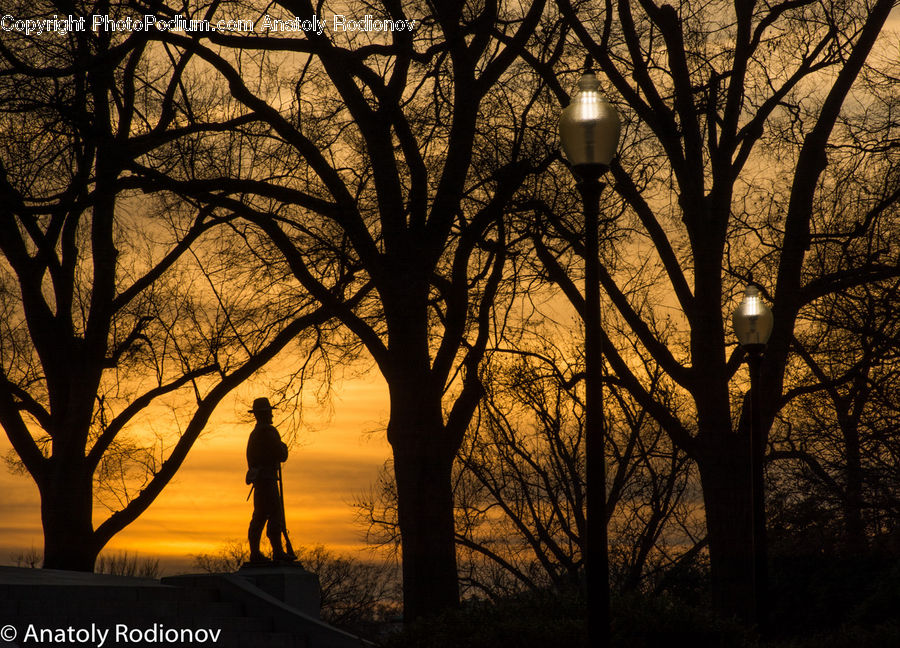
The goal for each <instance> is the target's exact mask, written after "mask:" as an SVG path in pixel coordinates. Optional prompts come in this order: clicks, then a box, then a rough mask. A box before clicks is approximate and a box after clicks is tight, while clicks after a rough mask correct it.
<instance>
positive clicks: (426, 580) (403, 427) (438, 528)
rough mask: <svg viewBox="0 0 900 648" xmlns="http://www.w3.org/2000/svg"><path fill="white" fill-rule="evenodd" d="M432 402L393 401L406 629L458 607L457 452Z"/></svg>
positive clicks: (410, 394) (413, 395)
mask: <svg viewBox="0 0 900 648" xmlns="http://www.w3.org/2000/svg"><path fill="white" fill-rule="evenodd" d="M392 391H393V390H392ZM431 400H433V399H429V398H428V397H427V396H425V395H424V394H423V393H422V392H420V391H414V390H410V391H407V392H406V393H405V394H402V395H392V398H391V420H390V423H389V424H388V439H389V440H390V442H391V446H392V447H393V451H394V477H395V479H396V483H397V508H398V518H399V524H400V538H401V543H402V551H403V617H404V621H405V622H406V623H409V622H410V621H413V620H415V619H417V618H420V617H423V616H428V615H432V614H436V613H438V612H441V611H443V610H446V609H447V608H452V607H456V606H458V605H459V585H458V581H457V571H456V541H455V536H454V521H453V493H452V486H451V470H452V467H453V460H454V458H455V456H456V451H457V449H458V448H457V447H455V444H454V443H453V442H452V440H449V439H447V438H446V436H447V435H446V431H445V430H444V425H443V422H442V417H441V407H440V398H438V399H437V402H430V401H431Z"/></svg>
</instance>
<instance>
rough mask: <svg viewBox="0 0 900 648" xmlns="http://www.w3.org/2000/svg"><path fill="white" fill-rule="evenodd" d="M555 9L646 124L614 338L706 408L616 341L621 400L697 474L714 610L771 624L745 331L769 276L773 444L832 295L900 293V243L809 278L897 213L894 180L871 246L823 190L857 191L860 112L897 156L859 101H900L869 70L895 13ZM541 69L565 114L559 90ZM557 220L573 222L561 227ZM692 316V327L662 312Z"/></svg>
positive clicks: (630, 134) (870, 225)
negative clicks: (762, 615) (738, 332)
mask: <svg viewBox="0 0 900 648" xmlns="http://www.w3.org/2000/svg"><path fill="white" fill-rule="evenodd" d="M556 4H557V6H558V7H559V9H560V12H561V13H562V15H563V18H564V20H565V22H566V23H567V24H568V26H569V27H570V28H571V29H572V32H573V34H575V36H576V37H577V41H578V43H579V45H580V46H581V47H583V48H584V49H585V50H586V51H587V52H588V53H589V54H590V55H591V56H593V58H594V60H595V61H596V63H597V65H598V66H599V68H600V70H601V71H602V73H603V75H604V76H605V79H606V83H608V85H609V89H610V91H611V92H612V93H614V94H613V100H614V101H618V102H620V105H621V106H622V113H623V115H624V116H625V119H626V121H627V123H626V143H625V145H624V146H623V148H622V151H621V154H620V161H619V162H618V163H614V164H613V167H612V173H611V180H612V182H614V183H615V184H614V188H615V192H616V194H617V195H618V196H619V197H620V198H621V200H622V201H624V204H625V205H626V206H627V211H626V212H625V213H624V214H623V215H622V217H620V218H619V219H618V229H617V230H614V231H617V232H618V235H619V236H620V237H621V238H622V243H621V244H619V245H617V247H616V248H615V251H619V252H621V251H622V250H624V249H628V248H627V247H626V246H625V245H624V244H625V243H630V244H631V245H633V246H634V249H636V250H638V251H639V259H637V260H634V259H628V258H627V256H625V255H621V254H612V253H610V251H608V252H607V253H606V256H605V264H604V268H602V269H601V277H600V282H601V285H602V288H603V290H604V291H605V292H606V295H607V299H608V301H609V303H611V304H612V308H613V309H614V312H615V315H614V316H611V318H610V320H609V321H608V322H607V326H612V324H610V322H615V323H617V324H615V326H618V325H621V326H622V327H624V328H625V329H626V330H627V332H628V335H629V338H630V339H633V340H635V341H637V343H638V346H639V348H640V352H641V354H642V355H643V356H644V357H646V358H648V359H649V360H652V362H653V363H655V364H656V365H657V366H658V367H660V368H661V369H662V370H663V371H664V372H665V374H666V376H667V380H668V381H669V383H670V384H671V385H672V386H673V387H675V388H677V389H678V390H680V391H682V392H683V393H686V394H687V395H689V397H690V399H691V401H692V402H693V408H692V410H691V411H690V412H688V411H685V412H683V413H679V412H677V411H673V410H672V409H671V408H670V407H669V406H668V405H667V404H666V403H663V402H660V401H659V400H658V399H656V398H654V397H653V395H652V394H651V392H650V390H649V388H648V382H647V376H646V375H642V374H641V373H639V372H635V371H634V369H633V365H632V362H631V360H630V356H629V354H630V352H631V348H630V347H628V346H627V345H625V344H624V341H623V340H622V339H621V338H618V337H616V336H615V335H613V334H612V333H611V332H608V334H607V335H606V338H605V339H604V341H603V348H604V354H605V356H606V360H607V362H608V363H609V365H610V367H611V368H612V370H613V372H614V373H615V374H616V375H617V376H618V378H619V380H620V381H621V382H622V385H623V386H624V387H625V388H627V389H628V390H629V391H630V392H631V394H632V395H633V396H634V398H636V399H637V402H639V403H640V404H641V406H642V407H643V408H644V409H645V410H646V411H647V412H649V413H650V414H651V415H652V416H653V417H654V418H655V419H656V420H657V422H658V423H659V424H660V425H661V426H662V427H663V429H664V430H665V431H666V433H667V434H668V435H669V436H670V438H671V440H672V441H673V442H674V443H675V444H676V445H677V446H678V447H679V448H680V449H681V450H683V451H684V452H686V453H688V455H689V456H690V457H691V458H692V459H693V460H695V461H696V462H697V466H698V468H699V473H700V477H701V481H702V486H703V496H704V501H705V511H706V522H707V531H708V539H709V555H710V562H711V575H712V584H713V591H714V598H715V600H716V601H717V603H718V605H719V608H720V611H722V612H724V613H726V614H737V615H739V616H741V617H743V618H745V619H749V620H752V619H754V616H755V615H754V612H753V609H754V604H753V600H752V592H753V589H752V582H753V575H752V567H751V566H752V564H753V561H752V560H751V555H752V540H751V538H752V534H751V510H752V508H753V506H754V504H753V503H752V502H751V491H752V489H751V481H752V479H751V478H750V475H749V471H748V468H747V466H748V465H749V452H750V451H751V450H750V448H749V443H748V441H747V439H748V430H749V417H748V416H747V415H746V408H743V407H741V405H740V395H739V393H738V391H737V388H736V387H737V385H736V384H735V383H738V382H739V381H740V377H739V375H738V370H739V368H740V363H741V359H742V355H743V354H742V352H741V351H740V349H732V350H731V351H729V347H730V346H731V343H730V342H729V340H730V334H729V332H728V331H727V327H726V323H725V322H726V314H727V312H728V311H730V310H731V306H730V305H729V304H730V303H731V301H732V299H733V295H734V294H735V293H736V292H737V291H738V290H739V289H740V288H741V287H742V286H741V285H740V284H741V283H743V282H746V281H748V280H749V279H750V276H751V273H752V275H753V278H754V279H756V280H757V281H760V282H762V284H763V286H764V288H765V293H766V296H767V298H769V299H770V300H771V301H772V303H773V305H774V312H775V330H774V333H773V335H772V338H771V340H770V342H769V345H768V349H767V352H766V356H765V359H764V362H763V369H762V376H763V381H762V387H761V389H762V391H763V393H762V398H761V401H762V403H764V405H765V407H764V411H763V413H762V420H763V421H764V427H765V428H766V429H768V428H769V426H770V423H771V421H772V420H773V418H774V417H775V414H776V411H777V409H778V407H779V404H780V396H781V394H782V391H783V388H784V384H785V380H786V371H787V367H788V360H789V357H790V355H791V350H792V345H793V338H794V331H795V328H796V323H797V320H798V316H799V314H800V313H801V312H802V311H803V309H805V308H808V307H809V306H810V305H811V304H813V303H815V302H816V300H819V299H822V298H823V297H824V296H826V295H828V294H831V293H833V292H836V291H840V290H845V289H847V288H849V287H852V286H856V285H861V284H865V283H869V282H873V281H879V280H883V279H885V278H888V277H892V276H896V274H897V272H898V270H897V268H898V265H900V264H898V263H897V261H896V259H897V251H896V246H895V245H888V247H887V248H886V249H885V250H883V253H882V254H880V255H863V254H855V253H854V254H845V255H843V256H842V257H841V255H837V256H836V258H838V257H840V258H842V259H843V263H842V264H841V265H840V267H837V268H835V269H834V270H833V271H829V272H826V273H824V274H820V273H818V272H816V270H815V265H816V264H815V263H812V264H810V257H813V258H814V257H816V256H817V255H820V254H821V253H822V252H823V251H824V250H825V249H840V248H841V247H842V246H844V247H845V249H847V250H856V249H857V245H858V243H859V242H860V241H864V240H865V239H866V238H867V237H866V235H867V234H868V233H871V232H875V231H879V230H880V229H882V228H883V227H884V223H885V222H887V221H888V220H889V219H890V218H891V217H892V214H895V213H896V205H897V199H898V192H897V185H896V184H893V185H891V184H889V183H885V182H880V181H876V182H871V183H870V185H869V186H870V188H871V191H870V192H869V193H868V194H867V195H866V196H865V197H864V199H863V200H862V201H861V202H860V203H859V205H858V206H859V208H860V209H859V210H858V211H857V213H860V214H863V217H862V218H860V220H859V226H858V227H857V228H855V229H853V228H850V229H848V228H847V227H846V223H844V224H843V225H839V224H838V222H837V221H835V220H833V219H831V214H829V213H828V212H824V211H821V210H820V209H819V207H820V204H821V201H820V198H821V196H822V195H823V193H824V192H828V191H831V190H832V189H836V190H839V185H838V184H836V183H835V182H834V180H836V179H839V178H843V179H846V177H847V174H846V173H844V170H843V169H841V168H840V167H839V166H835V165H832V166H829V159H832V161H833V156H834V155H835V154H837V153H838V152H839V151H840V147H841V146H842V145H844V144H846V143H848V142H852V141H853V139H852V138H853V137H854V135H858V134H859V133H854V131H853V129H852V127H850V126H849V125H850V124H851V123H853V121H854V116H855V115H862V116H863V117H865V123H866V125H867V127H869V128H871V130H870V135H871V133H873V132H876V131H877V132H878V133H880V136H881V137H882V138H884V139H886V140H888V141H894V142H896V132H895V128H896V126H895V124H894V125H892V121H891V119H890V118H889V117H887V115H888V114H890V111H882V115H881V118H880V119H879V118H878V117H877V116H876V115H869V114H868V113H865V112H864V111H863V110H857V109H856V106H858V105H860V104H859V103H857V102H860V103H865V102H866V101H868V100H869V99H871V98H872V97H874V98H875V101H876V102H879V101H880V102H882V103H884V102H885V101H887V100H888V98H889V97H890V96H891V95H892V93H893V94H894V95H895V94H896V91H895V90H894V88H895V81H896V76H894V77H891V75H890V74H887V75H886V76H885V75H882V77H881V81H882V82H881V84H880V86H878V88H877V89H875V86H872V85H868V84H866V83H864V81H865V80H866V79H867V78H869V75H870V74H872V68H873V67H874V66H875V65H877V66H879V68H878V69H881V70H885V69H886V68H887V66H888V65H891V64H890V63H887V62H884V61H881V60H877V57H872V58H873V59H875V62H874V63H873V65H872V66H871V67H868V61H869V60H870V56H871V55H872V53H873V51H875V50H876V49H877V47H876V42H877V40H878V36H879V34H880V33H881V31H882V29H883V27H884V24H885V20H886V19H887V16H888V14H889V12H890V11H891V9H892V8H893V6H894V2H892V0H883V1H876V2H871V3H857V4H852V5H851V4H847V3H839V4H834V3H829V2H817V1H815V0H808V1H807V0H801V1H799V2H775V3H758V2H741V1H737V2H711V3H703V4H698V3H692V2H675V3H673V4H665V3H656V2H653V1H652V0H641V1H640V2H638V3H633V2H627V1H624V0H623V1H619V2H613V1H612V0H608V1H607V2H605V3H598V2H590V1H581V2H573V1H571V0H558V2H557V3H556ZM534 67H535V70H536V71H537V72H538V73H541V74H543V75H544V77H545V79H547V82H548V85H549V86H550V87H553V88H555V89H556V92H557V94H558V95H559V96H560V97H561V98H562V99H564V98H565V92H564V91H563V90H562V88H561V86H560V85H559V83H558V82H555V75H554V73H553V72H552V71H551V70H549V69H547V68H546V67H545V66H542V65H538V64H535V66H534ZM891 78H893V79H894V80H893V81H891V80H890V79H891ZM871 139H875V138H871ZM885 150H888V149H884V150H882V151H881V152H876V151H874V150H872V151H868V152H866V151H861V152H860V153H859V156H858V157H857V158H856V160H855V166H854V168H853V172H852V174H851V175H852V176H853V177H854V178H857V179H859V180H858V181H859V182H860V183H862V182H866V181H867V179H868V180H871V179H872V178H871V176H870V175H868V174H867V173H866V169H865V164H863V163H862V160H869V161H872V160H873V159H874V157H875V156H876V155H877V156H878V158H879V159H882V158H887V163H888V165H890V164H893V165H894V166H896V156H895V155H893V161H892V162H891V154H887V155H885V153H884V151H885ZM887 176H888V177H892V176H891V174H887ZM548 182H550V180H548ZM549 195H554V196H555V195H557V194H556V193H553V192H550V194H549ZM605 200H607V202H609V203H610V204H609V205H607V207H608V209H609V211H608V213H609V215H610V216H614V215H616V214H617V213H618V210H619V207H618V205H616V204H615V203H614V202H611V196H609V195H607V197H606V198H605ZM563 206H565V205H563ZM558 207H559V206H558V205H553V204H551V203H550V201H549V200H548V199H545V201H544V203H543V204H542V205H540V206H539V210H540V211H541V213H542V214H543V215H544V220H545V222H551V223H562V224H563V225H564V224H565V216H566V213H571V211H570V212H563V213H560V212H559V211H558ZM553 213H556V214H557V216H556V220H555V221H553V220H552V219H548V218H547V216H546V215H547V214H551V215H552V214H553ZM575 231H578V230H577V229H575ZM825 232H827V235H824V236H820V234H822V233H825ZM548 233H552V235H551V236H548V237H546V238H544V239H543V240H545V241H546V242H545V247H546V253H544V254H542V255H541V257H542V261H544V263H545V266H546V267H547V268H548V272H549V275H550V277H551V278H552V279H553V280H554V281H555V282H557V284H558V285H560V286H561V287H562V288H563V289H564V290H565V292H566V294H567V295H569V297H570V299H571V300H572V302H573V303H575V304H578V303H579V301H580V300H581V297H580V295H579V292H578V290H577V288H576V283H575V282H574V281H573V280H574V279H576V278H578V274H577V271H578V265H577V264H573V263H572V262H571V259H572V256H571V255H572V247H571V244H570V243H569V242H566V243H565V245H562V246H560V245H559V244H557V243H554V241H560V240H561V241H566V237H565V236H561V231H560V228H559V227H555V229H552V230H549V231H548ZM540 240H541V239H539V242H540ZM538 247H539V251H540V246H538ZM574 252H575V253H576V255H577V253H578V250H577V247H576V248H575V250H574ZM811 265H812V267H811ZM572 270H574V271H575V272H572ZM636 286H637V287H639V288H638V289H635V287H636ZM663 287H665V290H663ZM673 308H674V309H676V311H677V312H676V314H675V315H674V316H673V317H667V316H664V315H663V314H664V313H665V312H666V311H668V312H670V313H671V312H672V309H673ZM672 332H680V335H672ZM623 346H625V347H626V348H625V349H623ZM626 349H627V351H628V353H626ZM763 436H765V435H763ZM764 444H765V438H763V439H761V440H760V441H759V444H757V447H756V448H754V449H753V450H752V451H753V452H755V453H758V454H761V453H762V449H763V447H764ZM760 463H761V462H760ZM738 475H747V478H738V477H737V476H738ZM753 479H757V476H754V477H753Z"/></svg>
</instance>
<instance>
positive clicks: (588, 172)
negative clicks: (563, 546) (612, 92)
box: [559, 70, 621, 648]
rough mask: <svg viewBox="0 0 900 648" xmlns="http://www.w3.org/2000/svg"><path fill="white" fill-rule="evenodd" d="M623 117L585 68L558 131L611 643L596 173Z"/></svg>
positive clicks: (591, 573)
mask: <svg viewBox="0 0 900 648" xmlns="http://www.w3.org/2000/svg"><path fill="white" fill-rule="evenodd" d="M620 132H621V123H620V121H619V116H618V114H617V113H616V110H615V108H613V107H612V105H610V103H609V102H608V101H607V100H606V98H605V97H604V96H603V95H602V94H601V93H600V82H599V81H598V80H597V77H596V76H594V73H593V72H592V71H591V70H587V71H586V72H585V73H584V75H583V76H582V77H581V80H580V81H579V82H578V92H577V93H575V96H574V97H572V100H571V102H570V103H569V105H568V106H567V107H566V108H565V109H563V111H562V115H561V116H560V119H559V135H560V140H561V141H562V148H563V152H564V153H565V155H566V158H567V159H568V160H569V163H570V164H571V165H572V168H573V170H574V172H575V174H576V175H577V176H578V178H579V179H580V182H579V183H578V189H579V191H580V192H581V197H582V201H583V203H584V248H585V258H584V308H585V312H584V361H585V422H584V427H585V453H584V454H585V480H586V483H585V490H586V500H587V502H586V511H585V515H586V518H587V529H586V536H587V537H586V539H585V552H584V553H585V555H584V562H585V572H586V581H587V605H588V642H589V645H590V646H591V647H592V648H594V647H596V646H606V645H608V644H609V554H608V548H607V529H606V458H605V456H604V444H603V440H604V438H603V429H604V413H603V383H602V367H603V349H602V346H601V345H602V341H601V335H602V330H601V324H600V270H599V268H600V265H599V264H600V261H599V254H600V242H599V238H598V232H597V230H598V229H599V225H600V215H599V204H598V203H599V200H600V192H601V191H602V190H603V186H604V185H603V183H601V182H600V176H601V175H603V173H605V172H606V171H607V169H609V165H610V163H611V162H612V159H613V157H614V156H615V153H616V145H617V144H618V142H619V134H620Z"/></svg>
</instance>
